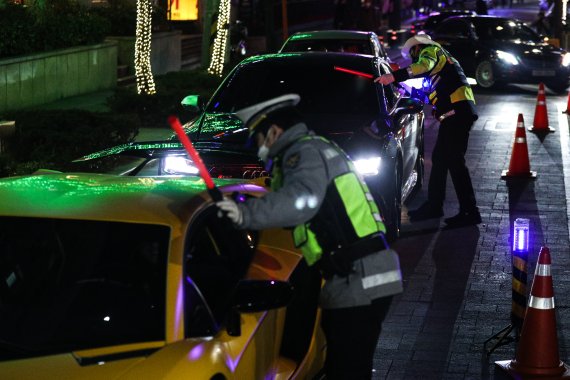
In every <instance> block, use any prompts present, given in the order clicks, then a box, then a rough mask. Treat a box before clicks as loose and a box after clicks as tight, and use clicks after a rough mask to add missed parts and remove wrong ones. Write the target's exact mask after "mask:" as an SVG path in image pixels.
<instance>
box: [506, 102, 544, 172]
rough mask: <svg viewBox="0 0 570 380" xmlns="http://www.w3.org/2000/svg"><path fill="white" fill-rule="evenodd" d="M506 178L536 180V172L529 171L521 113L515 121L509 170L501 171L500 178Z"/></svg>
mask: <svg viewBox="0 0 570 380" xmlns="http://www.w3.org/2000/svg"><path fill="white" fill-rule="evenodd" d="M507 177H525V178H536V172H531V171H530V163H529V160H528V147H527V145H526V132H525V129H524V119H523V115H522V113H519V118H518V120H517V128H516V130H515V142H514V143H513V150H512V153H511V162H510V164H509V170H503V172H502V173H501V178H503V179H505V178H507Z"/></svg>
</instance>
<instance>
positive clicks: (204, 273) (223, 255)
mask: <svg viewBox="0 0 570 380" xmlns="http://www.w3.org/2000/svg"><path fill="white" fill-rule="evenodd" d="M216 183H217V185H218V186H219V187H220V189H221V190H222V192H225V193H233V192H236V191H237V192H239V193H242V194H246V196H259V195H260V194H262V193H263V192H264V191H265V190H264V188H263V187H260V186H256V185H255V184H240V183H238V182H236V181H233V180H216ZM217 213H218V210H217V208H216V207H215V206H214V205H213V203H212V201H211V199H210V198H209V196H208V193H207V192H205V191H204V182H203V181H202V180H201V179H199V178H197V177H184V178H165V177H160V178H159V177H121V176H112V175H93V174H69V173H66V174H63V173H51V174H38V175H31V176H24V177H14V178H5V179H1V180H0V379H2V380H11V379H18V380H22V379H58V380H61V379H121V380H123V379H135V380H141V379H176V380H180V379H193V380H196V379H198V380H199V379H211V380H221V379H239V380H249V379H312V378H314V377H315V376H318V375H319V372H320V369H321V368H322V365H323V362H324V354H325V344H324V337H323V334H322V331H321V330H320V328H319V318H320V311H319V309H318V307H317V298H318V293H319V290H320V285H321V281H320V278H319V276H318V275H317V274H316V273H314V272H312V270H310V269H309V268H308V267H307V266H306V265H305V264H304V262H303V260H302V258H301V256H300V254H299V253H298V252H297V251H296V250H295V249H294V248H293V244H292V242H291V239H290V236H289V233H288V232H287V231H284V230H277V229H276V230H268V231H263V232H260V233H257V232H254V231H240V230H236V229H234V228H233V226H232V224H231V223H230V222H229V221H228V220H227V218H224V217H221V218H220V217H219V216H218V215H217Z"/></svg>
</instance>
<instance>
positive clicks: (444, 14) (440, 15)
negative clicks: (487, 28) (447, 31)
mask: <svg viewBox="0 0 570 380" xmlns="http://www.w3.org/2000/svg"><path fill="white" fill-rule="evenodd" d="M476 14H477V13H476V12H475V11H472V10H467V9H442V10H441V11H438V12H432V13H430V14H429V16H427V17H424V18H420V19H417V20H415V21H413V22H412V25H411V27H410V34H412V35H416V34H418V33H426V34H430V33H431V32H433V30H434V29H435V28H436V27H437V26H438V25H439V24H440V23H441V22H442V21H443V20H445V19H446V18H449V17H453V16H473V15H476Z"/></svg>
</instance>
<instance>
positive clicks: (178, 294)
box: [174, 281, 184, 337]
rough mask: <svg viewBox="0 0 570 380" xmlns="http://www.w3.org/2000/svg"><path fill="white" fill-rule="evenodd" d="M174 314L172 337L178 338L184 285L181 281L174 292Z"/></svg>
mask: <svg viewBox="0 0 570 380" xmlns="http://www.w3.org/2000/svg"><path fill="white" fill-rule="evenodd" d="M174 313H175V315H174V321H175V323H174V336H175V337H178V336H179V335H178V334H179V333H180V329H181V328H182V323H181V319H182V316H183V315H184V284H183V283H182V281H180V282H179V283H178V290H177V291H176V308H175V310H174Z"/></svg>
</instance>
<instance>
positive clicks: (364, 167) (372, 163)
mask: <svg viewBox="0 0 570 380" xmlns="http://www.w3.org/2000/svg"><path fill="white" fill-rule="evenodd" d="M381 162H382V157H368V158H361V159H358V160H354V166H355V167H356V170H358V172H359V173H360V174H362V175H363V176H368V175H377V174H378V172H379V171H380V163H381Z"/></svg>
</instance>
